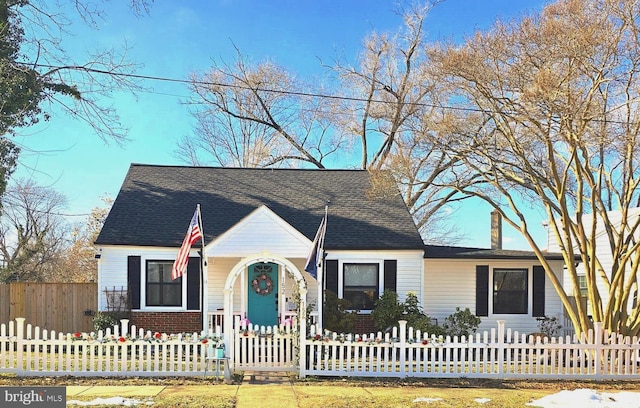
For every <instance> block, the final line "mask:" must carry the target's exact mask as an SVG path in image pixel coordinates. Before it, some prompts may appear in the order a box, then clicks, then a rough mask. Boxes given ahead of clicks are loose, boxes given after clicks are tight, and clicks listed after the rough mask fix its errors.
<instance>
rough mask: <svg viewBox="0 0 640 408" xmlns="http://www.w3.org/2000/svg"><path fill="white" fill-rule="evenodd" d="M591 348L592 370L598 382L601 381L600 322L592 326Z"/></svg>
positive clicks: (601, 348)
mask: <svg viewBox="0 0 640 408" xmlns="http://www.w3.org/2000/svg"><path fill="white" fill-rule="evenodd" d="M593 331H594V333H593V348H594V354H595V356H594V361H593V370H594V373H593V375H594V377H595V378H594V379H596V380H600V379H602V372H601V370H602V351H603V347H602V322H595V323H594V324H593Z"/></svg>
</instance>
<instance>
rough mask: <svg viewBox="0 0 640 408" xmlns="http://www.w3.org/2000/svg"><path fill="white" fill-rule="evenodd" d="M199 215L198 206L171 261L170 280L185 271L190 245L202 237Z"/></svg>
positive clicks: (178, 276)
mask: <svg viewBox="0 0 640 408" xmlns="http://www.w3.org/2000/svg"><path fill="white" fill-rule="evenodd" d="M199 215H200V212H199V211H198V208H196V212H195V213H193V218H191V223H190V224H189V229H188V230H187V235H186V236H185V237H184V241H182V246H181V247H180V251H178V257H177V258H176V260H175V262H174V263H173V268H171V280H175V279H178V278H180V277H181V276H182V275H183V274H184V273H185V271H186V269H187V264H188V263H189V252H190V251H191V245H193V243H194V242H196V241H197V240H198V239H200V238H202V231H201V230H200V222H199V221H200V219H199V218H200V217H199Z"/></svg>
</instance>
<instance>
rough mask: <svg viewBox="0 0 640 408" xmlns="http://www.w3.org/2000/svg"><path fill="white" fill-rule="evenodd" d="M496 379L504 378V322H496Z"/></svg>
mask: <svg viewBox="0 0 640 408" xmlns="http://www.w3.org/2000/svg"><path fill="white" fill-rule="evenodd" d="M497 349H498V378H500V379H502V377H504V320H498V346H497Z"/></svg>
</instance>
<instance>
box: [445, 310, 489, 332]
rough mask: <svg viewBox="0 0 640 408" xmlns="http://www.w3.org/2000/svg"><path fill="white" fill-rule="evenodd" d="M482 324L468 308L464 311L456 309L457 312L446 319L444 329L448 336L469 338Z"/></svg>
mask: <svg viewBox="0 0 640 408" xmlns="http://www.w3.org/2000/svg"><path fill="white" fill-rule="evenodd" d="M480 322H481V320H480V318H479V317H477V316H476V315H474V314H473V313H471V311H470V310H469V308H468V307H467V308H465V309H464V310H460V308H459V307H456V312H455V313H453V314H451V315H449V316H448V317H447V318H446V319H445V322H444V324H443V325H442V327H443V328H444V330H445V332H446V333H447V335H449V336H451V337H453V336H458V337H461V336H467V337H468V336H469V335H471V334H473V333H475V332H476V331H477V330H478V326H479V325H480Z"/></svg>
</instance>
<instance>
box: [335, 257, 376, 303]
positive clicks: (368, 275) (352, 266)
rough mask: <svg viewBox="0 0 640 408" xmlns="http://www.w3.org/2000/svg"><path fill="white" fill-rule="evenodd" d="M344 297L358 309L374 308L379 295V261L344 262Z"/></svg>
mask: <svg viewBox="0 0 640 408" xmlns="http://www.w3.org/2000/svg"><path fill="white" fill-rule="evenodd" d="M343 272H344V275H343V282H344V285H343V296H342V297H343V299H346V300H348V301H349V302H351V307H352V308H353V309H356V310H372V309H373V306H374V302H375V301H376V299H378V295H379V287H380V284H379V280H380V264H379V263H345V264H343Z"/></svg>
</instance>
